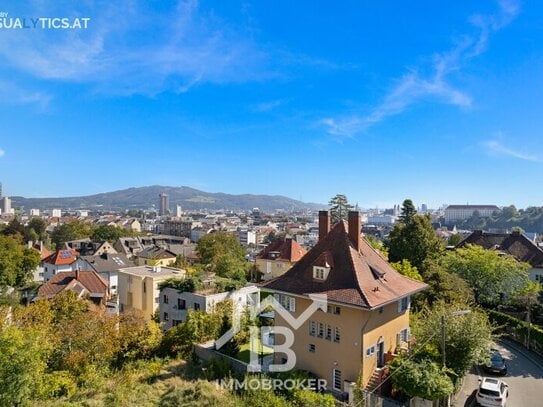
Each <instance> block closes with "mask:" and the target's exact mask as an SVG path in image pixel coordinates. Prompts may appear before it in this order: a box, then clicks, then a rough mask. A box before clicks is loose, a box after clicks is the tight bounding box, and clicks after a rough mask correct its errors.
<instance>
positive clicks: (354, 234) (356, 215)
mask: <svg viewBox="0 0 543 407" xmlns="http://www.w3.org/2000/svg"><path fill="white" fill-rule="evenodd" d="M361 232H362V226H361V224H360V212H359V211H349V239H351V242H352V243H353V245H354V248H355V249H356V250H358V251H360V246H361V240H362V237H361V235H360V234H361Z"/></svg>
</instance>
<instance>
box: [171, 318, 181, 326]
mask: <svg viewBox="0 0 543 407" xmlns="http://www.w3.org/2000/svg"><path fill="white" fill-rule="evenodd" d="M180 323H181V321H179V320H178V319H174V320H172V326H177V325H179V324H180Z"/></svg>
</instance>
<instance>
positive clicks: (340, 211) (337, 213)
mask: <svg viewBox="0 0 543 407" xmlns="http://www.w3.org/2000/svg"><path fill="white" fill-rule="evenodd" d="M328 205H329V206H330V216H331V220H332V224H334V223H337V222H339V221H340V220H342V219H346V218H347V213H348V212H349V211H350V210H351V209H353V206H352V205H351V204H350V203H349V201H348V200H347V197H346V196H345V195H343V194H337V195H336V196H334V197H333V198H331V199H330V202H328Z"/></svg>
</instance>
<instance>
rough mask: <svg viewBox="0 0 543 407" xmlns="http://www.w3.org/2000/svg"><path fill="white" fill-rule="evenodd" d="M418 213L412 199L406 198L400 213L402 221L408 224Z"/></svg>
mask: <svg viewBox="0 0 543 407" xmlns="http://www.w3.org/2000/svg"><path fill="white" fill-rule="evenodd" d="M416 214H417V210H416V209H415V205H414V204H413V201H412V200H411V199H406V200H404V201H403V204H402V213H401V215H400V222H402V223H404V224H408V223H410V222H411V221H412V220H413V217H414V216H415V215H416Z"/></svg>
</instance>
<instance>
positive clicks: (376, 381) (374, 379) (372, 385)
mask: <svg viewBox="0 0 543 407" xmlns="http://www.w3.org/2000/svg"><path fill="white" fill-rule="evenodd" d="M384 374H385V368H384V367H378V368H377V369H375V370H374V372H373V374H372V376H371V377H370V380H369V381H368V384H367V386H366V389H365V390H366V391H367V392H369V393H371V392H373V391H374V390H375V389H376V388H377V386H379V385H380V384H381V382H382V381H383V376H384ZM380 391H381V388H379V389H377V391H376V392H375V393H376V394H380Z"/></svg>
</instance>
